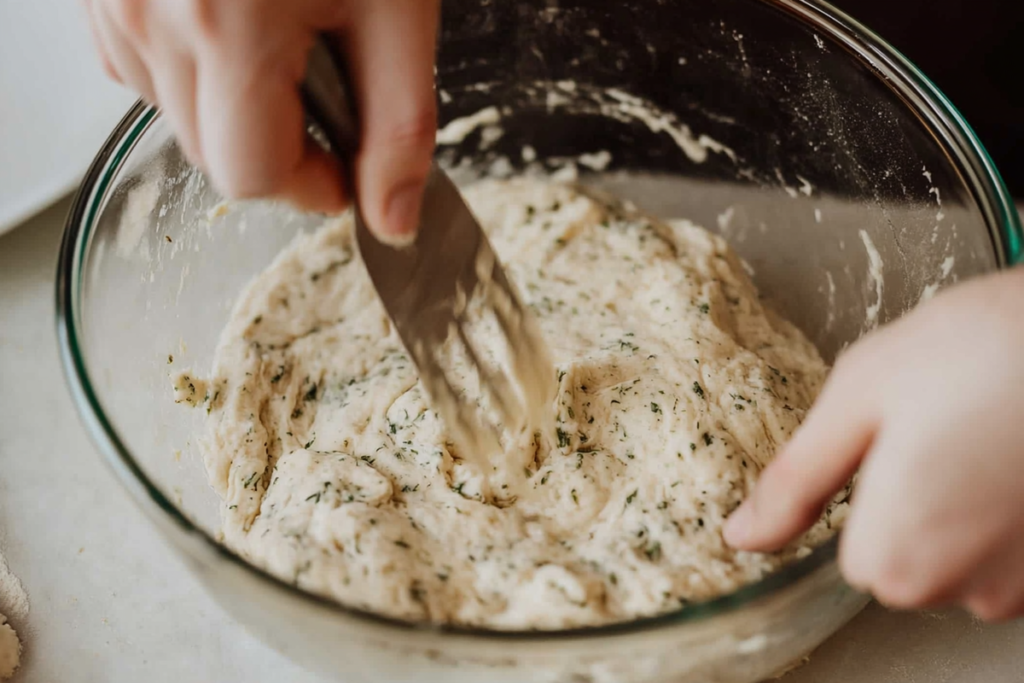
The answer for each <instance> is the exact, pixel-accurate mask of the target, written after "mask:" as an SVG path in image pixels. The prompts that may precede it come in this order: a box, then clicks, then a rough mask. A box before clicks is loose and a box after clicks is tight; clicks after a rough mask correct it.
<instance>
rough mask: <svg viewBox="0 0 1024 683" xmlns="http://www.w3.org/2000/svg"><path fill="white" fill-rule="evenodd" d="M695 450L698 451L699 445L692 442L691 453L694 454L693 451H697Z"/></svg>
mask: <svg viewBox="0 0 1024 683" xmlns="http://www.w3.org/2000/svg"><path fill="white" fill-rule="evenodd" d="M695 450H697V444H695V443H693V442H692V441H691V442H690V452H691V453H692V452H693V451H695Z"/></svg>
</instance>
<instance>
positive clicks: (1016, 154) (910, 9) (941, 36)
mask: <svg viewBox="0 0 1024 683" xmlns="http://www.w3.org/2000/svg"><path fill="white" fill-rule="evenodd" d="M832 1H833V4H835V5H836V6H837V7H839V8H840V9H842V10H844V11H845V12H847V13H848V14H850V15H851V16H853V17H854V18H855V19H858V20H859V21H860V22H861V23H863V24H865V25H867V26H868V28H871V29H873V30H874V31H875V32H876V33H878V34H879V35H881V36H882V37H883V38H885V39H886V40H888V41H889V42H890V43H891V44H892V45H893V46H894V47H896V49H898V50H900V51H901V52H903V54H905V55H906V56H907V57H909V58H910V60H911V61H913V62H914V63H915V64H917V66H918V67H920V68H921V70H922V71H924V73H925V74H926V75H927V76H929V77H930V78H931V79H932V80H933V81H934V82H935V83H936V85H938V86H939V88H940V89H941V90H942V91H943V92H944V93H945V94H946V96H947V97H949V99H950V100H952V102H953V104H954V105H956V107H957V108H958V109H959V110H960V112H961V113H962V114H963V115H964V117H965V118H966V119H967V121H968V123H970V124H971V126H972V127H973V128H974V130H975V132H977V134H978V136H979V137H980V138H981V141H982V143H983V144H984V145H985V147H986V148H987V149H988V152H989V154H991V155H992V158H993V160H995V163H996V166H997V167H998V168H999V170H1000V172H1001V173H1002V174H1003V179H1004V180H1005V181H1006V184H1007V186H1008V187H1009V189H1010V192H1011V193H1012V194H1013V196H1014V197H1017V198H1024V0H832Z"/></svg>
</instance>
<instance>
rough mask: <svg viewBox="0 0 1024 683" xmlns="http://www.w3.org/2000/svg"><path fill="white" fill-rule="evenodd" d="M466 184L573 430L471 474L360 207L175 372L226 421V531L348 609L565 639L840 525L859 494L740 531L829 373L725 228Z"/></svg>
mask: <svg viewBox="0 0 1024 683" xmlns="http://www.w3.org/2000/svg"><path fill="white" fill-rule="evenodd" d="M465 194H466V198H467V200H468V201H469V203H470V204H471V206H472V207H473V210H474V212H475V213H476V214H477V216H478V217H479V218H480V220H481V222H482V224H483V225H484V226H485V229H486V230H487V232H488V234H489V236H490V239H491V240H492V243H493V245H494V247H495V251H496V252H497V253H498V255H499V256H500V257H501V259H502V260H503V262H504V263H505V264H506V268H507V270H508V272H509V275H510V277H511V278H512V280H513V281H514V282H516V283H517V284H518V287H519V289H520V291H521V293H522V295H523V297H524V299H525V300H526V301H527V302H528V303H529V305H530V307H531V308H532V309H533V311H534V312H535V313H536V316H537V318H538V321H539V324H540V326H541V328H542V330H543V332H544V334H545V337H546V339H547V341H548V343H549V344H550V346H551V351H552V354H553V356H554V359H555V362H556V372H557V379H556V380H555V381H557V383H558V387H557V389H558V391H557V399H556V401H555V402H554V403H553V404H552V405H551V413H552V420H553V422H552V424H553V425H554V428H553V429H552V430H551V431H552V433H550V434H542V435H540V436H539V438H530V437H529V436H527V438H523V437H522V436H518V437H517V436H515V435H508V436H507V438H506V443H505V446H506V448H505V450H506V454H505V459H504V460H503V461H502V462H501V463H498V464H497V465H496V466H495V467H496V468H495V470H494V471H492V472H481V471H480V470H479V469H478V468H474V467H471V466H469V464H468V459H467V458H465V457H463V456H465V455H466V454H462V456H460V454H459V453H458V452H457V451H456V450H455V449H454V448H453V447H452V446H451V444H449V443H448V438H447V434H446V430H445V427H444V425H443V424H442V423H441V422H440V421H439V419H438V417H437V416H436V415H435V414H434V413H433V412H432V411H431V410H430V407H429V402H428V401H427V400H426V398H425V396H424V393H423V391H422V389H421V386H420V384H419V383H418V381H417V375H416V371H415V369H414V367H413V366H412V364H411V363H410V361H409V358H408V356H407V355H406V352H405V350H404V348H403V347H402V345H401V343H400V342H399V340H398V338H397V336H396V335H395V333H394V331H393V330H392V328H391V326H390V324H389V322H388V319H387V317H386V315H385V313H384V311H383V309H382V307H381V306H380V304H379V302H378V301H377V299H376V296H375V293H374V291H373V288H372V286H371V284H370V281H369V278H368V276H367V274H366V272H365V270H364V267H363V265H362V263H361V261H360V259H359V257H358V253H357V250H356V246H355V244H354V239H353V231H352V224H351V220H350V219H349V218H347V217H346V218H342V219H339V220H335V221H332V222H329V223H328V224H326V225H324V226H323V227H322V228H321V229H320V230H318V231H316V232H315V233H313V234H306V235H300V236H298V237H297V238H296V240H295V241H294V242H293V243H292V244H291V245H290V246H289V247H288V248H286V249H285V250H284V251H283V252H282V253H281V254H280V256H279V257H278V258H277V259H276V261H275V262H274V263H273V264H272V265H271V266H270V267H269V268H267V269H266V271H264V272H263V273H261V274H260V275H259V276H258V277H257V278H256V279H255V280H254V281H253V282H252V284H251V285H250V286H249V287H248V288H247V289H246V290H245V291H244V292H242V293H241V296H240V298H239V299H238V301H237V304H236V307H235V309H234V312H233V313H232V315H231V318H230V321H229V322H228V324H227V326H226V328H225V329H224V331H223V334H222V338H221V342H220V345H219V350H218V351H217V355H216V361H215V364H214V368H213V372H212V376H211V377H210V378H209V379H207V380H201V379H199V378H198V377H196V376H195V375H194V374H186V375H182V376H179V377H177V378H176V379H175V386H176V389H177V399H178V400H180V401H185V402H189V403H192V404H194V405H199V406H201V407H205V409H206V410H207V411H208V412H209V418H208V425H207V426H208V432H207V434H206V437H205V439H204V457H205V463H206V467H207V470H208V472H209V477H210V482H211V484H212V486H213V488H214V490H215V491H216V493H217V494H218V495H219V496H220V497H221V498H222V500H223V533H224V542H225V543H227V544H228V545H229V546H230V547H232V548H233V549H235V550H236V551H238V552H239V553H241V554H242V555H243V556H244V557H246V558H247V559H249V560H250V561H251V562H253V563H255V564H257V565H259V566H261V567H264V568H266V569H268V570H269V571H271V572H272V573H274V574H275V575H277V576H279V577H281V578H282V579H284V580H286V581H289V582H294V583H295V584H297V585H298V586H300V587H302V588H304V589H306V590H309V591H312V592H315V593H319V594H323V595H326V596H330V597H333V598H336V599H337V600H338V601H340V602H342V603H343V604H346V605H352V606H356V607H360V608H364V609H369V610H372V611H375V612H379V613H382V614H386V615H390V616H393V617H398V618H405V619H413V620H432V621H435V622H445V623H455V624H462V625H477V626H487V627H491V628H498V629H537V628H539V629H558V628H566V627H574V626H583V625H597V624H606V623H611V622H621V621H626V620H630V619H633V618H636V617H640V616H649V615H656V614H661V613H665V612H669V611H673V610H677V609H679V608H680V607H685V606H686V605H689V604H691V603H693V602H694V601H700V600H705V599H708V598H712V597H715V596H719V595H722V594H724V593H728V592H731V591H733V590H735V589H737V588H738V587H740V586H742V585H744V584H747V583H749V582H752V581H756V580H758V579H760V578H761V577H763V576H764V575H766V574H767V573H769V572H772V571H774V570H776V569H778V568H779V567H781V566H782V565H784V564H785V563H787V562H790V561H793V560H794V559H795V558H796V557H798V556H800V555H802V554H805V553H806V552H808V548H809V547H810V546H813V545H815V544H817V543H819V542H821V541H822V540H823V539H825V538H826V537H828V536H829V535H830V534H831V529H832V528H833V527H834V526H835V525H837V524H838V523H839V520H840V519H841V517H842V515H843V514H844V513H845V507H846V506H845V504H834V505H832V506H830V507H829V509H828V510H827V511H826V514H825V516H824V517H823V518H822V519H821V520H820V521H819V523H818V524H817V525H816V526H815V527H814V528H813V529H812V530H811V532H809V533H808V534H807V535H806V536H805V537H803V538H802V539H801V540H800V541H799V542H798V543H795V544H793V545H792V546H791V547H789V548H787V549H786V550H784V551H782V552H780V553H777V554H771V555H768V554H754V553H746V552H737V551H735V550H733V549H732V548H730V547H729V546H727V545H726V544H725V542H724V541H723V539H722V533H721V529H722V524H723V522H724V520H725V518H726V517H727V516H728V514H729V513H730V512H731V511H732V510H734V509H735V508H736V506H738V505H739V504H740V502H741V501H742V500H743V498H744V497H745V496H746V495H747V493H748V492H749V491H750V490H751V487H752V486H753V484H754V482H755V480H756V479H757V476H758V473H759V472H760V471H761V470H762V469H763V468H764V466H765V465H766V463H767V462H768V461H769V460H770V459H771V458H772V456H773V454H774V453H775V452H776V450H777V449H778V447H779V445H780V444H782V443H783V442H785V441H786V440H787V439H788V438H789V436H790V435H791V434H792V432H793V430H794V429H795V428H796V427H797V425H798V424H799V423H800V421H801V419H802V418H803V416H804V414H805V413H806V411H807V409H808V408H809V407H810V405H811V402H812V401H813V400H814V398H815V396H816V395H817V393H818V391H819V388H820V387H821V384H822V382H823V380H824V378H825V376H826V373H827V367H826V365H825V364H824V362H823V361H822V360H821V358H820V357H819V355H818V353H817V352H816V350H815V348H814V346H813V345H812V344H811V343H810V342H809V341H808V340H807V339H806V338H805V337H804V336H803V335H802V334H801V333H800V332H799V331H798V330H797V329H796V328H795V327H794V326H793V325H791V324H789V323H788V322H786V321H784V320H781V319H780V318H779V317H777V316H776V315H773V314H772V313H771V312H770V311H769V310H767V309H766V308H765V307H764V306H763V305H762V304H761V303H760V301H759V298H758V294H757V291H756V290H755V288H754V286H753V285H752V283H751V282H750V280H749V279H748V277H747V276H746V275H745V274H744V270H743V268H742V266H741V263H740V261H739V260H738V258H737V257H736V256H735V255H734V253H733V252H732V251H731V250H730V249H729V247H728V246H727V245H726V243H725V242H724V241H723V240H722V239H721V238H719V237H716V236H713V235H711V234H710V233H708V232H707V231H705V230H703V229H702V228H699V227H697V226H695V225H692V224H691V223H689V222H687V221H684V220H673V221H661V220H657V219H655V218H653V217H649V216H645V215H643V214H641V213H639V212H636V211H631V210H626V209H623V208H621V206H620V205H619V204H613V203H609V202H605V201H600V200H597V199H594V198H592V197H591V196H590V194H588V193H584V192H582V191H580V190H578V189H577V188H574V187H571V186H568V185H561V184H556V183H549V182H545V181H540V180H525V179H519V180H510V181H484V182H481V183H479V184H477V185H475V186H472V187H470V188H467V190H466V192H465ZM462 371H465V370H464V368H463V369H462ZM485 478H486V479H487V481H488V482H489V488H487V489H484V488H483V487H482V484H483V482H484V479H485ZM482 490H490V491H494V492H497V493H496V494H495V495H493V496H488V497H486V498H485V497H483V496H481V494H480V492H481V491H482ZM511 491H515V493H510V492H511ZM503 492H504V494H503Z"/></svg>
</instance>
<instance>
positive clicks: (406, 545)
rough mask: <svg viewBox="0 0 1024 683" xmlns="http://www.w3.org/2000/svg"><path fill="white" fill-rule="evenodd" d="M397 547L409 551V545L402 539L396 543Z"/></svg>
mask: <svg viewBox="0 0 1024 683" xmlns="http://www.w3.org/2000/svg"><path fill="white" fill-rule="evenodd" d="M395 545H397V546H398V547H399V548H405V549H406V550H408V549H409V544H408V543H406V542H405V541H403V540H402V539H398V540H397V541H395Z"/></svg>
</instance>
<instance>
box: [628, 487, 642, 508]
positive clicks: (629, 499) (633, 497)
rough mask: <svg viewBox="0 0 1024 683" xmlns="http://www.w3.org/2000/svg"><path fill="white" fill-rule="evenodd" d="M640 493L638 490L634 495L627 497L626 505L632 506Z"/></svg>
mask: <svg viewBox="0 0 1024 683" xmlns="http://www.w3.org/2000/svg"><path fill="white" fill-rule="evenodd" d="M639 492H640V489H637V490H635V491H633V493H631V494H629V495H628V496H626V505H631V504H632V503H633V501H634V500H636V496H637V494H638V493H639Z"/></svg>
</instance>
